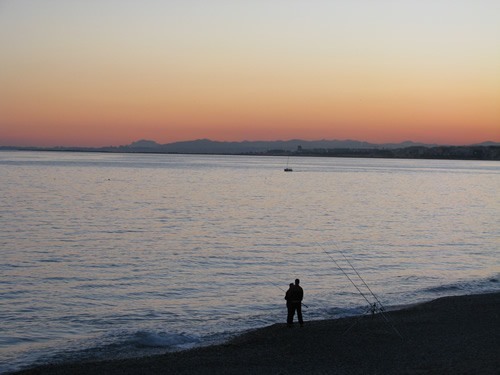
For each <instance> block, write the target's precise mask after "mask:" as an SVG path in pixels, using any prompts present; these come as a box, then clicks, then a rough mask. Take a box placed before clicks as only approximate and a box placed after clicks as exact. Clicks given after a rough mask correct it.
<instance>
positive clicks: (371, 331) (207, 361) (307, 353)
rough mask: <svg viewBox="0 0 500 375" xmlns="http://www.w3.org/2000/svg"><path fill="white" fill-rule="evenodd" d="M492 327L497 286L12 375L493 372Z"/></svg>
mask: <svg viewBox="0 0 500 375" xmlns="http://www.w3.org/2000/svg"><path fill="white" fill-rule="evenodd" d="M498 327H500V292H494V293H487V294H475V295H464V296H453V297H442V298H438V299H436V300H433V301H430V302H425V303H422V304H417V305H413V306H410V307H406V308H403V309H400V310H391V311H386V312H385V313H383V314H380V313H379V314H375V315H374V316H371V315H362V316H358V317H347V318H339V319H331V320H314V321H309V322H307V320H306V322H305V327H304V328H299V327H298V325H297V324H295V326H294V327H293V328H291V329H290V328H286V324H285V323H276V324H273V325H271V326H267V327H263V328H259V329H255V330H251V331H248V332H245V333H242V334H240V335H238V336H236V337H234V338H233V339H231V340H229V341H228V342H226V343H223V344H219V345H213V346H205V347H197V348H193V349H189V350H184V351H177V352H167V353H165V354H160V355H155V356H149V357H138V358H130V359H119V360H105V361H95V362H91V361H85V362H76V363H60V364H49V365H42V366H38V367H33V368H28V369H25V370H21V371H18V372H14V373H12V374H165V373H169V374H255V373H259V374H261V375H264V374H283V375H284V374H304V373H310V374H376V373H377V374H380V373H384V374H499V369H500V356H499V355H498V353H500V330H499V328H498ZM400 335H401V336H402V338H401V337H400Z"/></svg>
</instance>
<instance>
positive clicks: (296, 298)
mask: <svg viewBox="0 0 500 375" xmlns="http://www.w3.org/2000/svg"><path fill="white" fill-rule="evenodd" d="M299 284H300V280H299V279H295V285H294V284H290V288H289V289H288V290H287V292H286V294H285V299H286V302H287V303H286V307H287V309H288V316H287V320H286V323H287V326H288V327H291V326H292V324H293V317H294V315H295V311H297V318H298V320H299V324H300V326H301V327H302V326H303V325H304V321H303V320H302V298H304V290H303V289H302V287H301V286H300V285H299Z"/></svg>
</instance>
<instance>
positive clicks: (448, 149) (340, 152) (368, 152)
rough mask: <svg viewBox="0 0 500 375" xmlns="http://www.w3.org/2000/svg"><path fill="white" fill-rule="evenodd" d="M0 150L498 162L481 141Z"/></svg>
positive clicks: (200, 142) (499, 151) (204, 142)
mask: <svg viewBox="0 0 500 375" xmlns="http://www.w3.org/2000/svg"><path fill="white" fill-rule="evenodd" d="M0 150H33V151H80V152H123V153H136V152H140V153H164V154H168V153H176V154H226V155H237V154H239V155H301V156H334V157H363V158H405V159H459V160H500V143H498V142H491V141H487V142H482V143H479V144H475V145H467V146H443V145H435V144H425V143H416V142H412V141H406V142H401V143H384V144H375V143H369V142H361V141H354V140H325V139H323V140H318V141H305V140H301V139H292V140H288V141H242V142H221V141H212V140H210V139H197V140H193V141H184V142H173V143H166V144H160V143H157V142H155V141H152V140H147V139H141V140H138V141H135V142H132V143H131V144H129V145H124V146H118V147H115V146H109V147H99V148H90V147H50V148H47V147H45V148H43V147H12V146H9V147H1V146H0Z"/></svg>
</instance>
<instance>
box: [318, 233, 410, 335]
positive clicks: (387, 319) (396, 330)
mask: <svg viewBox="0 0 500 375" xmlns="http://www.w3.org/2000/svg"><path fill="white" fill-rule="evenodd" d="M316 245H318V246H319V247H320V248H321V249H322V250H323V251H324V252H325V253H326V254H327V255H328V256H329V257H330V259H331V260H332V261H333V262H334V263H335V265H336V266H337V268H338V269H339V270H340V271H342V273H343V274H344V275H345V276H346V277H347V279H348V280H349V281H350V282H351V284H352V285H354V287H355V288H356V289H357V291H358V292H359V294H361V296H363V298H364V299H365V300H366V302H368V305H369V306H370V307H369V309H368V310H367V312H369V311H371V313H372V314H375V313H376V312H377V310H378V311H380V314H381V315H382V317H383V318H384V320H385V321H386V323H387V324H389V325H390V326H391V327H392V329H393V330H394V332H396V333H397V335H398V336H399V337H400V338H401V339H402V340H403V336H402V335H401V333H400V332H399V331H398V329H397V328H396V327H395V326H394V324H393V323H392V322H391V321H390V320H389V318H387V316H386V314H385V313H384V309H385V307H384V306H383V305H382V303H381V302H380V300H379V299H378V297H377V296H376V295H375V293H373V291H372V290H371V289H370V287H369V286H368V284H367V283H366V282H365V280H364V279H363V278H362V277H361V275H360V274H359V272H358V271H357V270H356V269H355V268H354V266H353V265H352V263H351V262H350V261H349V259H347V257H346V256H345V254H344V253H343V252H342V251H341V250H340V248H339V247H338V246H337V244H336V243H335V242H334V245H335V247H336V248H337V250H338V251H339V252H340V253H341V254H342V256H343V257H344V259H345V261H346V262H347V263H348V264H349V265H350V266H351V268H352V269H353V271H354V272H355V273H356V275H357V276H358V277H359V279H360V280H361V282H362V283H363V285H364V286H365V287H366V288H367V289H368V291H369V292H370V294H371V295H372V296H373V298H374V299H375V301H376V302H375V303H372V302H371V301H370V300H369V299H368V298H367V297H366V296H365V294H364V293H363V292H361V289H360V288H359V287H358V285H357V284H356V283H355V282H354V281H352V279H351V278H350V277H349V275H348V274H347V273H346V272H345V270H344V269H343V268H342V267H340V265H339V264H338V262H337V261H336V260H335V259H334V258H333V257H332V256H331V255H330V253H328V252H327V251H326V250H325V249H324V248H323V246H321V245H320V244H319V243H317V242H316ZM377 303H378V304H379V306H380V307H377ZM356 323H357V322H355V324H356ZM353 326H354V325H353ZM353 326H351V327H349V329H348V330H347V331H349V330H350V329H351V328H352V327H353ZM347 331H346V332H347ZM344 333H345V332H344Z"/></svg>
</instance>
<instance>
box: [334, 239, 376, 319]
mask: <svg viewBox="0 0 500 375" xmlns="http://www.w3.org/2000/svg"><path fill="white" fill-rule="evenodd" d="M333 244H334V245H335V247H336V248H337V250H338V252H339V253H340V254H342V256H343V257H344V259H345V261H346V262H347V263H348V264H349V266H351V268H352V270H353V271H354V272H355V273H356V275H358V277H359V279H360V280H361V282H362V283H363V285H364V286H365V287H366V289H368V291H369V292H370V294H371V295H372V296H373V298H375V301H377V303H378V304H379V305H380V308H381V309H380V310H381V311H383V310H384V309H385V307H384V305H382V302H380V300H379V299H378V297H377V296H376V295H375V293H373V291H372V290H371V289H370V287H369V286H368V284H367V283H366V282H365V280H364V279H363V278H362V277H361V275H360V274H359V272H358V271H357V270H356V268H354V266H353V265H352V263H351V262H350V261H349V259H347V257H346V256H345V254H344V253H343V252H342V250H340V248H339V247H338V246H337V243H336V242H334V243H333Z"/></svg>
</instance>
